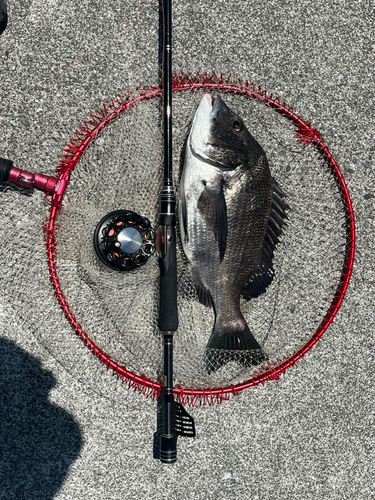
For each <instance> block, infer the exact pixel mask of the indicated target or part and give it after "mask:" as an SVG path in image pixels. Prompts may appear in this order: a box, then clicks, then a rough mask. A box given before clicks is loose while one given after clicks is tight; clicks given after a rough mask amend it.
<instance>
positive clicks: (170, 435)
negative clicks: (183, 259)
mask: <svg viewBox="0 0 375 500" xmlns="http://www.w3.org/2000/svg"><path fill="white" fill-rule="evenodd" d="M162 8H163V124H164V186H163V190H162V193H161V198H160V239H161V245H160V252H161V254H160V259H159V265H160V309H159V329H160V331H161V332H162V333H163V337H164V379H163V432H162V434H161V436H160V460H161V462H163V463H173V462H175V461H176V459H177V447H176V439H177V436H176V432H175V429H174V422H173V334H174V333H175V332H176V330H177V328H178V314H177V260H176V231H175V223H176V197H175V194H174V191H173V183H172V2H171V0H162Z"/></svg>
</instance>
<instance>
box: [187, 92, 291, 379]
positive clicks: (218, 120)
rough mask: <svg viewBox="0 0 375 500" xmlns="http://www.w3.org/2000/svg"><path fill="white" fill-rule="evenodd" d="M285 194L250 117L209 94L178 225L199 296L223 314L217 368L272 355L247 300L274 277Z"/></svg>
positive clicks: (197, 124)
mask: <svg viewBox="0 0 375 500" xmlns="http://www.w3.org/2000/svg"><path fill="white" fill-rule="evenodd" d="M284 198H285V195H284V193H283V191H282V190H281V188H280V187H279V186H278V185H277V183H276V182H275V180H274V179H273V177H272V176H271V172H270V168H269V164H268V161H267V158H266V154H265V152H264V150H263V148H262V146H261V145H260V144H259V143H258V142H257V140H256V139H255V138H254V137H253V136H252V135H251V134H250V132H249V131H248V129H247V128H246V125H245V123H244V121H243V120H242V119H241V118H240V117H239V116H238V115H237V114H236V113H234V112H233V111H232V110H231V109H229V107H228V106H227V105H226V104H225V102H224V101H223V99H222V98H221V97H220V96H219V95H218V94H211V93H206V94H204V95H203V97H202V99H201V101H200V104H199V106H198V109H197V110H196V113H195V116H194V119H193V122H192V125H191V129H190V133H189V136H188V139H187V142H186V150H185V161H184V165H183V169H182V174H181V178H180V184H179V188H178V225H179V232H180V238H181V245H182V249H183V252H184V254H185V256H186V258H187V260H188V263H189V268H190V271H191V275H192V278H193V281H194V285H195V288H196V290H197V294H198V299H199V301H200V302H201V303H202V304H204V305H206V306H210V307H212V308H213V310H214V313H215V324H214V326H213V331H212V334H211V336H210V338H209V340H208V343H207V346H206V354H205V355H206V360H205V361H206V368H207V370H208V372H209V373H211V372H213V371H215V370H217V369H218V368H220V367H221V366H222V365H225V364H226V363H228V362H229V361H231V360H237V361H239V362H240V363H241V364H242V365H243V366H245V367H248V366H252V365H257V364H260V363H262V362H264V361H265V360H266V359H267V356H266V354H265V353H264V351H263V349H262V347H261V346H260V344H259V343H258V341H257V340H256V338H255V337H254V335H253V334H252V333H251V332H250V330H249V327H248V325H247V323H246V321H245V319H244V316H243V314H242V312H241V309H240V298H241V295H242V296H244V297H245V298H246V299H251V298H255V297H257V296H259V295H260V294H262V293H263V292H264V291H265V290H266V288H267V287H268V286H269V285H270V283H271V282H272V279H273V276H274V268H273V264H272V259H273V255H274V249H275V246H276V244H277V243H278V241H279V236H280V234H281V231H282V229H283V226H284V224H285V219H286V218H287V210H288V208H289V207H288V205H287V203H286V202H285V200H284ZM239 354H240V355H239Z"/></svg>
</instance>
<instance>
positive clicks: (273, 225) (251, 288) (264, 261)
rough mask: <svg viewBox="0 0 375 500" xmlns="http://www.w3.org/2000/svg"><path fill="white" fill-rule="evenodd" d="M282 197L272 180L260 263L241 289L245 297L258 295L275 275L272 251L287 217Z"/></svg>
mask: <svg viewBox="0 0 375 500" xmlns="http://www.w3.org/2000/svg"><path fill="white" fill-rule="evenodd" d="M284 197H285V194H284V193H283V191H282V190H281V189H280V187H279V186H278V185H277V184H276V182H275V181H273V193H272V200H271V210H270V215H269V217H268V224H267V229H266V234H265V237H264V243H263V248H262V255H261V259H260V264H259V266H258V268H257V270H256V271H255V273H254V274H253V275H252V276H251V278H250V280H249V281H248V283H247V284H246V285H245V286H244V288H243V290H242V295H243V297H244V298H245V299H252V298H256V297H258V296H259V295H261V294H262V293H264V292H265V291H266V288H267V287H268V286H269V285H270V284H271V283H272V280H273V277H274V275H275V271H274V268H273V264H272V259H273V252H274V249H275V247H276V245H277V243H278V242H279V236H280V234H281V232H282V230H283V227H284V225H285V219H287V217H288V216H287V213H286V212H287V210H288V209H289V206H288V205H287V203H286V202H285V201H284Z"/></svg>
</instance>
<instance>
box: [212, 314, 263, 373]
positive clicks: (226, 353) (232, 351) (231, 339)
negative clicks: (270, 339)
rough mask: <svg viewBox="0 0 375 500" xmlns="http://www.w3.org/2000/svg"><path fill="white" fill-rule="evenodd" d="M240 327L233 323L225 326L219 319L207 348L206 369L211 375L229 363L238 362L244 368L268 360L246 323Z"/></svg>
mask: <svg viewBox="0 0 375 500" xmlns="http://www.w3.org/2000/svg"><path fill="white" fill-rule="evenodd" d="M240 326H243V327H244V328H243V330H241V329H240V328H239V327H237V328H236V327H235V326H233V323H232V324H230V325H227V326H224V325H223V324H222V323H221V322H220V321H218V318H217V319H216V323H215V326H214V330H213V332H212V335H211V337H210V340H209V341H208V344H207V346H206V367H207V371H208V373H211V372H213V371H215V370H217V369H218V368H220V367H221V366H223V365H225V364H227V363H228V362H229V361H237V362H238V363H240V364H241V365H242V366H244V367H250V366H253V365H258V364H260V363H262V362H263V361H265V360H266V359H267V356H266V355H265V354H264V352H263V351H262V348H261V347H260V345H259V344H258V342H257V340H256V339H255V337H254V336H253V335H252V333H251V332H250V330H249V327H248V326H247V324H246V322H245V321H244V320H243V323H242V324H241V325H240Z"/></svg>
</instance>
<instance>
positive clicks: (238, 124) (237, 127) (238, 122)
mask: <svg viewBox="0 0 375 500" xmlns="http://www.w3.org/2000/svg"><path fill="white" fill-rule="evenodd" d="M230 124H231V125H232V127H233V129H234V130H235V131H236V132H240V131H241V130H242V123H241V120H239V119H238V118H235V119H234V120H232V121H231V122H230Z"/></svg>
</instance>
